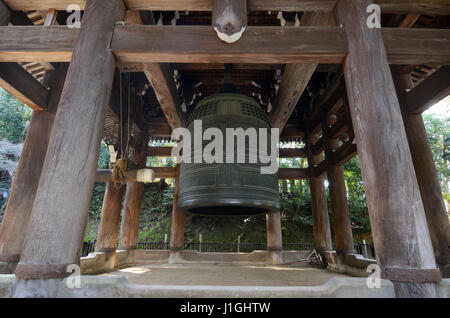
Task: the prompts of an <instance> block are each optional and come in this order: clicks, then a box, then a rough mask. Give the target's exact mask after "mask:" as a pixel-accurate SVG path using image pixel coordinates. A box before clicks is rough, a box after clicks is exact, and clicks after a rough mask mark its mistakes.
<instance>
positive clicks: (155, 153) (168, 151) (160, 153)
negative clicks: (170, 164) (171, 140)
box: [147, 147, 173, 157]
mask: <svg viewBox="0 0 450 318" xmlns="http://www.w3.org/2000/svg"><path fill="white" fill-rule="evenodd" d="M172 149H173V148H172V147H148V148H147V156H148V157H172Z"/></svg>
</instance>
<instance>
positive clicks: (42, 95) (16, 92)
mask: <svg viewBox="0 0 450 318" xmlns="http://www.w3.org/2000/svg"><path fill="white" fill-rule="evenodd" d="M0 87H1V88H3V89H5V90H6V91H8V92H9V93H10V94H11V95H13V96H14V97H16V98H17V99H18V100H20V101H22V102H23V103H25V104H26V105H28V106H29V107H31V108H32V109H34V110H37V111H43V110H45V109H46V108H47V96H48V91H47V89H46V88H45V87H44V86H43V85H42V84H41V83H39V82H38V81H37V80H36V79H35V78H34V77H33V76H32V75H31V74H29V73H28V72H27V71H26V70H25V69H24V68H23V67H22V66H20V65H19V64H17V63H0Z"/></svg>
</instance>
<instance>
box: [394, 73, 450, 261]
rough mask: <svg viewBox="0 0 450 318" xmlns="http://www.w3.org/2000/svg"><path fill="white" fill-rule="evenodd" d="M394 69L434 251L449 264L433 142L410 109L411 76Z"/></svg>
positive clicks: (449, 233)
mask: <svg viewBox="0 0 450 318" xmlns="http://www.w3.org/2000/svg"><path fill="white" fill-rule="evenodd" d="M391 69H392V74H393V77H394V83H395V86H396V90H397V95H398V97H399V102H400V108H401V112H402V116H403V122H404V124H405V129H406V136H407V137H408V143H409V149H410V150H411V156H412V160H413V164H414V169H415V172H416V177H417V182H418V184H419V189H420V194H421V197H422V201H423V205H424V208H425V215H426V218H427V222H428V229H429V232H430V237H431V241H432V243H433V248H434V254H435V255H436V258H437V260H439V259H442V260H444V259H447V261H446V262H444V261H442V263H445V264H440V265H446V263H448V262H449V250H448V246H449V244H450V224H449V221H448V216H447V210H446V208H445V203H444V197H443V195H442V190H441V186H440V182H439V178H438V174H437V170H436V166H435V164H434V158H433V153H432V152H431V147H430V142H429V140H428V136H427V132H426V130H425V125H424V122H423V119H422V116H421V115H415V114H410V113H409V112H408V108H409V104H408V99H407V98H406V96H407V93H406V89H408V88H410V87H411V84H410V81H409V76H407V75H406V74H402V73H401V72H400V70H399V69H398V68H397V67H392V68H391Z"/></svg>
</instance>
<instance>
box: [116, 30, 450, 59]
mask: <svg viewBox="0 0 450 318" xmlns="http://www.w3.org/2000/svg"><path fill="white" fill-rule="evenodd" d="M449 33H450V32H449ZM343 35H344V34H343V30H342V29H341V28H336V27H334V28H307V27H305V28H293V27H292V28H280V27H248V28H247V30H246V32H245V36H244V37H243V38H242V39H241V40H239V41H238V42H236V43H234V44H233V45H229V44H228V43H225V42H223V41H221V40H219V39H218V38H217V36H216V35H215V34H214V32H211V30H210V28H209V27H204V26H186V27H180V26H175V27H173V26H164V27H161V26H125V27H116V31H115V34H114V38H113V43H112V46H111V47H112V50H113V52H114V54H115V55H116V57H117V58H118V59H119V60H121V61H123V62H171V63H172V62H180V63H195V62H196V63H269V64H273V63H289V62H299V63H308V62H314V61H317V62H320V63H331V64H333V63H338V64H339V63H341V62H342V61H343V59H344V57H345V55H346V51H347V47H346V43H345V40H344V37H343ZM274 43H276V45H274Z"/></svg>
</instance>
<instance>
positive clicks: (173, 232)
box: [170, 165, 186, 251]
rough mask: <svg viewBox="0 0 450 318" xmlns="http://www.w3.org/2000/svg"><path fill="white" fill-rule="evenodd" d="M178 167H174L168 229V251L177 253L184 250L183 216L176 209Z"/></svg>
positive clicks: (178, 183)
mask: <svg viewBox="0 0 450 318" xmlns="http://www.w3.org/2000/svg"><path fill="white" fill-rule="evenodd" d="M179 176H180V165H177V167H176V180H175V192H174V194H173V209H172V226H171V229H170V249H171V250H174V251H177V250H182V249H183V248H184V225H185V217H186V216H185V214H184V213H183V212H181V211H180V210H179V209H178V192H179V188H180V178H179Z"/></svg>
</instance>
